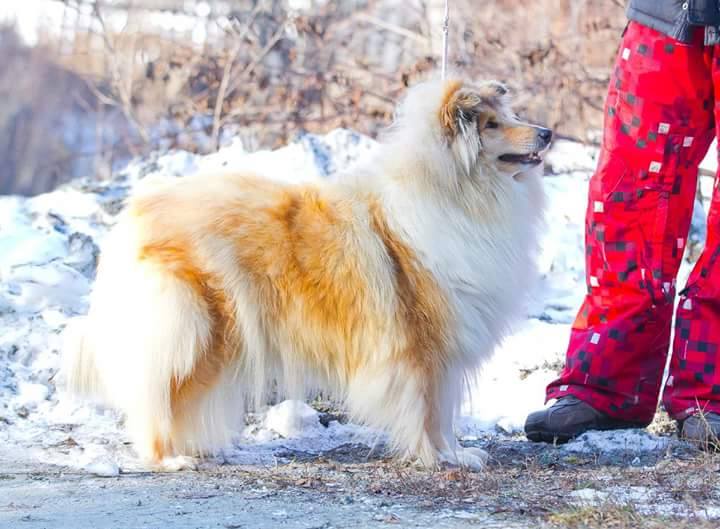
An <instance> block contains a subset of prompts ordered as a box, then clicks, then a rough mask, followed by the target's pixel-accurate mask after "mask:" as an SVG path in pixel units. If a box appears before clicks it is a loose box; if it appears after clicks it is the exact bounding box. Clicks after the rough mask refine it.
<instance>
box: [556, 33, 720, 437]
mask: <svg viewBox="0 0 720 529" xmlns="http://www.w3.org/2000/svg"><path fill="white" fill-rule="evenodd" d="M695 36H696V38H695V40H694V42H693V43H692V44H684V43H681V42H678V41H675V40H673V39H671V38H670V37H667V36H665V35H662V34H660V33H658V32H657V31H654V30H652V29H650V28H647V27H645V26H642V25H640V24H637V23H634V22H631V23H630V25H629V26H628V28H627V30H626V32H625V35H624V37H623V41H622V44H621V46H620V48H619V50H618V56H617V59H616V64H615V70H614V72H613V74H612V76H611V80H610V88H609V91H608V95H607V100H606V107H605V125H604V135H603V144H602V149H601V153H600V159H599V162H598V167H597V170H596V173H595V174H594V175H593V177H592V179H591V181H590V190H589V199H588V209H587V220H586V234H585V235H586V275H587V288H588V293H587V296H586V297H585V301H584V302H583V305H582V307H581V308H580V311H579V313H578V315H577V318H576V320H575V323H574V324H573V328H572V333H571V336H570V344H569V346H568V352H567V359H566V364H565V369H564V370H563V373H562V374H561V376H560V378H559V379H558V380H556V381H555V382H553V383H552V384H550V385H549V386H548V389H547V398H548V399H551V398H557V397H561V396H563V395H568V394H570V395H575V396H576V397H578V398H580V399H581V400H583V401H585V402H588V403H589V404H591V405H592V406H593V407H595V408H596V409H599V410H601V411H603V412H605V413H607V414H608V415H610V416H613V417H616V418H618V419H623V420H627V421H632V422H637V423H649V422H650V421H651V420H652V417H653V415H654V413H655V408H656V405H657V399H658V392H659V391H660V384H661V381H662V374H663V370H664V366H665V360H666V355H667V351H668V348H669V345H670V326H671V320H672V311H673V301H674V298H675V276H676V274H677V271H678V267H679V265H680V262H681V259H682V256H683V250H684V249H685V244H686V240H687V235H688V230H689V227H690V219H691V215H692V208H693V204H694V197H695V191H696V182H697V174H698V164H699V163H700V162H701V161H702V159H703V157H704V155H705V154H706V151H707V149H708V147H709V145H710V143H711V141H712V139H713V137H714V136H715V135H716V134H717V133H718V132H720V126H719V124H720V46H717V45H716V46H704V45H703V30H702V28H698V30H697V34H696V35H695ZM716 129H718V130H716ZM707 231H708V236H707V245H706V248H705V251H704V253H703V254H702V256H701V258H700V260H699V261H698V263H697V265H696V266H695V269H694V270H693V272H692V275H691V276H690V279H689V281H688V285H687V287H686V288H685V290H683V291H682V292H681V293H680V300H679V306H678V310H677V317H676V322H675V338H674V342H673V352H672V355H673V356H672V360H671V368H670V376H669V378H668V381H667V384H666V387H665V392H664V404H665V408H666V409H667V410H668V412H669V413H670V415H671V416H672V417H674V418H676V419H683V418H685V417H687V416H688V415H690V414H692V413H694V412H696V411H697V410H698V409H703V410H705V411H714V412H720V356H719V355H720V350H719V348H720V262H718V258H719V257H720V190H719V189H718V186H717V182H716V186H715V193H714V195H713V197H712V202H711V206H710V213H709V216H708V230H707Z"/></svg>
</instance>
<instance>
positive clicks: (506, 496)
mask: <svg viewBox="0 0 720 529" xmlns="http://www.w3.org/2000/svg"><path fill="white" fill-rule="evenodd" d="M643 435H644V434H643ZM664 441H667V442H666V443H665V448H663V449H662V450H644V449H642V448H641V447H639V446H620V445H616V446H614V447H612V448H611V449H609V450H607V449H606V450H603V452H602V453H595V454H593V453H588V452H583V453H573V452H572V451H569V450H567V449H565V448H559V447H553V446H549V445H534V444H531V443H528V442H526V441H524V440H522V439H520V438H514V437H508V436H501V435H489V436H488V437H487V438H486V439H480V440H478V441H476V442H474V443H473V444H478V445H480V446H483V447H484V448H485V449H486V450H488V451H489V453H490V455H491V457H492V460H491V463H490V465H489V467H488V468H487V470H486V471H485V472H481V473H473V472H466V471H463V470H461V469H457V468H445V469H442V470H438V471H435V472H430V471H426V470H422V469H417V468H414V467H413V466H411V465H404V464H400V463H397V462H394V461H392V460H390V459H388V458H385V457H383V456H382V455H378V454H373V453H371V451H370V449H369V448H368V447H366V446H364V445H343V446H341V447H339V448H337V449H334V450H332V451H330V452H325V453H320V454H309V453H303V452H293V451H289V450H288V451H280V452H278V453H277V454H276V456H277V463H276V464H275V465H272V466H244V465H232V464H223V463H222V462H220V461H216V460H214V461H206V462H204V463H202V464H201V466H200V469H199V470H198V471H195V472H180V473H175V474H159V473H150V472H129V473H121V474H120V475H119V476H116V477H111V478H101V477H97V476H94V475H90V474H87V473H79V472H78V471H76V470H73V471H70V470H69V469H67V468H63V467H58V466H44V465H40V464H37V463H31V462H24V461H16V460H13V459H12V454H10V453H7V452H6V453H3V451H2V449H0V527H1V528H3V529H4V528H25V527H27V528H28V529H36V528H37V529H40V528H43V529H51V528H52V529H65V528H68V529H69V528H72V529H90V528H93V529H96V528H105V527H108V528H109V527H112V528H118V529H120V528H128V529H129V528H133V529H135V528H141V527H142V528H167V527H173V528H177V529H184V528H188V529H190V528H197V529H201V528H202V529H205V528H207V529H209V528H225V529H239V528H275V527H287V528H298V529H300V528H302V529H320V528H322V529H330V528H350V527H352V528H391V527H392V528H394V527H423V528H453V529H455V528H466V527H467V528H469V527H473V528H474V527H482V528H488V529H490V528H503V529H515V528H539V529H544V528H573V529H574V528H592V529H594V528H603V529H605V528H658V529H660V528H666V527H673V528H680V529H683V528H688V529H689V528H691V527H692V528H693V529H697V528H699V529H705V528H708V529H709V528H717V527H720V481H719V479H718V478H719V473H718V472H719V471H720V457H718V456H717V455H708V454H706V453H704V452H702V451H700V450H697V449H696V448H694V447H692V446H689V445H687V444H684V443H680V442H678V441H677V440H675V439H674V438H665V439H664Z"/></svg>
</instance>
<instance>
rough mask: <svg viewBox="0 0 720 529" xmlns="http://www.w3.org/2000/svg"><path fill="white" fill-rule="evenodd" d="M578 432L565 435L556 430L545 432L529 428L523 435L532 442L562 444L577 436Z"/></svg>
mask: <svg viewBox="0 0 720 529" xmlns="http://www.w3.org/2000/svg"><path fill="white" fill-rule="evenodd" d="M578 435H580V434H576V435H567V434H558V433H557V432H546V431H543V430H531V431H529V432H525V436H526V437H527V438H528V440H530V441H532V442H533V443H548V444H559V445H563V444H565V443H567V442H569V441H571V440H572V439H574V438H575V437H577V436H578Z"/></svg>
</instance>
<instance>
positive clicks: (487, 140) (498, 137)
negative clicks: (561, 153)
mask: <svg viewBox="0 0 720 529" xmlns="http://www.w3.org/2000/svg"><path fill="white" fill-rule="evenodd" d="M438 121H439V124H440V127H441V130H442V134H444V135H445V137H446V138H447V141H448V142H449V144H450V146H451V148H452V149H453V151H455V152H456V154H457V155H458V156H459V158H460V159H461V162H462V164H463V165H464V166H465V169H466V170H467V171H468V172H472V167H473V165H475V164H477V163H478V162H484V165H487V166H490V167H492V168H494V169H495V170H496V171H497V172H498V173H500V174H507V175H510V176H518V175H520V174H522V173H524V172H526V171H528V170H529V169H532V168H534V167H536V166H537V165H539V164H540V163H542V154H543V153H544V152H545V151H546V150H547V148H548V147H549V146H550V141H551V140H552V131H551V130H550V129H546V128H544V127H538V126H536V125H532V124H530V123H526V122H524V121H521V120H520V119H519V118H518V117H517V116H516V115H515V113H514V112H513V111H512V107H511V100H510V95H509V93H508V89H507V88H506V87H505V86H504V85H503V84H501V83H499V82H497V81H488V82H484V83H481V84H478V85H474V86H473V85H467V84H464V83H462V82H460V81H448V82H446V83H445V84H444V87H443V95H442V101H441V103H440V110H439V112H438Z"/></svg>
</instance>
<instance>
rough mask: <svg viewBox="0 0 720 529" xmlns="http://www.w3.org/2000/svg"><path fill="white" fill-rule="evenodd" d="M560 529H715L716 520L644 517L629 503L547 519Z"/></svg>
mask: <svg viewBox="0 0 720 529" xmlns="http://www.w3.org/2000/svg"><path fill="white" fill-rule="evenodd" d="M548 522H549V524H550V526H551V527H557V528H560V529H668V528H670V527H672V528H673V529H716V528H717V522H716V521H707V520H704V519H701V518H697V517H693V518H690V519H682V518H663V517H656V516H644V515H642V514H640V513H638V512H637V510H636V508H635V506H634V505H632V504H626V505H616V504H607V505H599V506H592V507H579V508H571V509H568V510H566V511H563V512H559V513H555V514H552V515H550V516H549V517H548Z"/></svg>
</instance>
